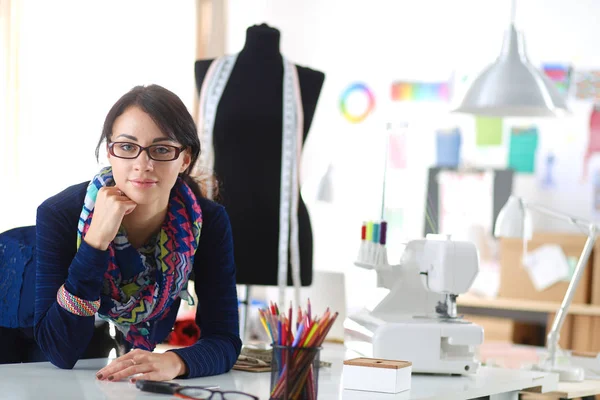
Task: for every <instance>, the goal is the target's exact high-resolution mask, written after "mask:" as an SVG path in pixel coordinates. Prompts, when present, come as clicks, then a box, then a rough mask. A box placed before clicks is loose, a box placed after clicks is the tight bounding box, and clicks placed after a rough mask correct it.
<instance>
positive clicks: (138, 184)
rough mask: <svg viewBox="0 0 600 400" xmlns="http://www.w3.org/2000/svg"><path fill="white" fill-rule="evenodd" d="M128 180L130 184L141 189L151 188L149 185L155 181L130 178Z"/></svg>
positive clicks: (154, 184) (153, 184)
mask: <svg viewBox="0 0 600 400" xmlns="http://www.w3.org/2000/svg"><path fill="white" fill-rule="evenodd" d="M129 182H131V184H132V185H133V186H134V187H137V188H142V189H146V188H151V187H154V186H156V181H145V180H144V181H135V180H131V181H129Z"/></svg>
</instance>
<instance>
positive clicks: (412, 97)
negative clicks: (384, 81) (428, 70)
mask: <svg viewBox="0 0 600 400" xmlns="http://www.w3.org/2000/svg"><path fill="white" fill-rule="evenodd" d="M391 96H392V101H417V102H418V101H441V102H445V101H449V100H450V89H449V86H448V82H394V83H393V84H392V93H391Z"/></svg>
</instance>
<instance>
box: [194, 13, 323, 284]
mask: <svg viewBox="0 0 600 400" xmlns="http://www.w3.org/2000/svg"><path fill="white" fill-rule="evenodd" d="M279 38H280V34H279V31H278V30H276V29H274V28H271V27H269V26H267V25H265V24H262V25H259V26H256V25H255V26H252V27H250V28H248V30H247V33H246V43H245V45H244V48H243V49H242V51H241V52H240V53H239V55H238V57H237V60H236V63H235V66H234V68H233V70H232V72H231V75H230V77H229V81H228V83H227V86H226V87H225V90H224V92H223V95H222V97H221V101H220V103H219V106H218V109H217V113H216V117H215V124H214V129H213V147H214V172H215V174H216V176H217V179H218V180H219V183H220V202H221V203H222V204H223V205H224V206H225V207H226V209H227V212H228V214H229V217H230V219H231V226H232V233H233V241H234V252H235V261H236V267H237V283H238V284H244V285H277V268H278V244H279V204H280V195H279V193H280V171H281V148H282V109H283V104H282V103H283V100H282V98H283V96H282V92H283V62H282V56H281V54H280V52H279ZM212 61H213V60H198V61H196V65H195V76H196V85H197V87H198V92H200V90H201V88H202V84H203V82H204V78H205V76H206V73H207V71H208V68H209V66H210V64H211V62H212ZM296 68H297V71H298V79H299V85H300V93H301V97H302V107H303V111H304V132H303V138H304V139H306V136H307V134H308V130H309V128H310V124H311V122H312V118H313V116H314V112H315V108H316V105H317V100H318V98H319V94H320V91H321V87H322V85H323V81H324V78H325V76H324V74H323V73H321V72H318V71H314V70H312V69H309V68H304V67H299V66H297V67H296ZM298 225H299V250H300V281H301V283H302V285H304V286H306V285H310V284H311V283H312V253H313V251H312V233H311V226H310V219H309V215H308V211H307V209H306V206H305V204H304V202H303V201H302V198H301V197H300V199H299V205H298ZM291 276H292V273H291V269H290V266H289V265H288V284H290V285H291Z"/></svg>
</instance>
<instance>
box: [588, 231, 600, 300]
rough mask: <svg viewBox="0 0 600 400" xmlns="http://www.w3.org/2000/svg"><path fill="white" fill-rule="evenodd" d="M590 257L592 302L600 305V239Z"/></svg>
mask: <svg viewBox="0 0 600 400" xmlns="http://www.w3.org/2000/svg"><path fill="white" fill-rule="evenodd" d="M594 255H595V256H596V257H594ZM590 258H591V259H592V288H591V292H592V293H591V301H590V304H596V305H600V240H598V239H596V243H595V244H594V250H593V251H592V256H591V257H590Z"/></svg>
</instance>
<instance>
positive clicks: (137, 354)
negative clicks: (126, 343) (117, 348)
mask: <svg viewBox="0 0 600 400" xmlns="http://www.w3.org/2000/svg"><path fill="white" fill-rule="evenodd" d="M186 372H187V371H186V366H185V363H184V362H183V360H182V359H181V358H180V357H179V356H178V355H177V354H175V353H173V352H170V351H169V352H166V353H162V354H161V353H151V352H149V351H146V350H139V349H136V350H132V351H131V352H129V353H127V354H125V355H123V356H121V357H119V358H116V359H114V360H113V361H112V362H111V363H110V364H108V365H107V366H106V367H104V368H102V369H101V370H100V371H98V373H97V374H96V378H98V379H100V380H109V381H120V380H122V379H125V378H127V377H130V376H133V375H138V374H141V375H139V376H136V377H134V378H132V379H131V381H132V382H135V380H136V379H145V380H149V381H168V380H171V379H175V378H177V377H178V376H181V375H185V374H186Z"/></svg>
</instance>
